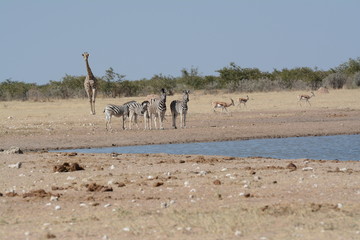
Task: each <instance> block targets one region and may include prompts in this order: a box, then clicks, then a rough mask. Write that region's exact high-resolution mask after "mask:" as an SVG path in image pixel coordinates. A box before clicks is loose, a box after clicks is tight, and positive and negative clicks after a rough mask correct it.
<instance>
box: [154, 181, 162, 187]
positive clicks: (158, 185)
mask: <svg viewBox="0 0 360 240" xmlns="http://www.w3.org/2000/svg"><path fill="white" fill-rule="evenodd" d="M162 185H164V183H163V182H155V183H154V184H153V186H154V187H160V186H162Z"/></svg>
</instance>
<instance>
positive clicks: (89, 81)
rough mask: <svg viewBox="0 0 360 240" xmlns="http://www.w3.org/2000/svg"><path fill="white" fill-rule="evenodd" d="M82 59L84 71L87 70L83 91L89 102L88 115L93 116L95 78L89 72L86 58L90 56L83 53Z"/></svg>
mask: <svg viewBox="0 0 360 240" xmlns="http://www.w3.org/2000/svg"><path fill="white" fill-rule="evenodd" d="M82 56H83V57H84V60H85V63H86V70H87V76H86V78H85V81H84V87H85V91H86V93H87V95H88V98H89V102H90V110H91V112H90V114H92V115H95V98H96V82H97V80H96V78H95V77H94V74H93V73H92V71H91V68H90V66H89V61H88V58H89V56H90V54H89V53H87V52H84V53H83V54H82Z"/></svg>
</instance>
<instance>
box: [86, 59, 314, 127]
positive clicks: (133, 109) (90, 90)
mask: <svg viewBox="0 0 360 240" xmlns="http://www.w3.org/2000/svg"><path fill="white" fill-rule="evenodd" d="M82 56H83V58H84V60H85V64H86V70H87V76H86V78H85V81H84V87H85V91H86V93H87V96H88V99H89V102H90V113H91V114H93V115H95V98H96V89H97V79H96V78H95V76H94V75H93V73H92V71H91V69H90V65H89V61H88V58H89V56H90V54H89V53H87V52H85V53H83V54H82ZM189 94H190V91H189V90H184V91H183V96H182V99H181V100H174V101H172V102H171V104H170V110H171V117H172V127H173V128H175V129H176V128H177V126H176V119H177V117H178V116H180V127H181V128H185V127H186V115H187V111H188V106H187V104H188V102H189ZM314 96H315V94H314V93H313V92H311V95H306V94H302V95H299V96H298V103H300V105H301V102H302V101H305V103H308V104H309V105H310V106H311V104H310V101H309V100H310V99H311V98H312V97H314ZM248 101H249V96H246V98H238V99H237V103H238V106H239V107H241V104H243V106H244V107H246V103H247V102H248ZM230 106H235V102H234V100H233V99H231V98H230V102H223V101H214V102H212V107H213V111H214V112H215V110H216V109H217V108H219V109H221V111H222V112H224V111H225V112H228V110H227V108H228V107H230ZM103 112H104V113H105V120H106V125H105V127H106V129H107V130H111V118H112V116H115V117H122V128H123V129H125V120H126V119H129V127H128V128H129V129H132V123H135V124H136V126H137V128H139V126H138V123H137V118H138V116H143V117H144V121H143V122H144V129H152V125H153V123H154V125H155V129H157V122H159V129H164V126H163V123H164V119H165V112H166V91H165V89H161V93H160V95H148V96H147V99H146V100H145V101H143V102H141V103H139V102H136V101H130V102H127V103H124V104H123V105H114V104H108V105H106V106H105V108H104V111H103Z"/></svg>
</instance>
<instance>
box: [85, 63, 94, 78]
mask: <svg viewBox="0 0 360 240" xmlns="http://www.w3.org/2000/svg"><path fill="white" fill-rule="evenodd" d="M86 70H87V73H88V76H89V79H92V80H94V79H95V77H94V74H93V73H92V71H91V68H90V65H89V61H88V60H87V59H86Z"/></svg>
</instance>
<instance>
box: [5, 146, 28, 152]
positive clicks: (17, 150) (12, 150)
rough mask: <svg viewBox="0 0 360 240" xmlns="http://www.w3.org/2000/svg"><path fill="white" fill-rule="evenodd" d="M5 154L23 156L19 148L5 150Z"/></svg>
mask: <svg viewBox="0 0 360 240" xmlns="http://www.w3.org/2000/svg"><path fill="white" fill-rule="evenodd" d="M3 153H5V154H23V153H24V152H23V151H22V150H21V149H20V148H19V147H14V146H13V147H10V148H9V149H8V150H5V151H4V152H3Z"/></svg>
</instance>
